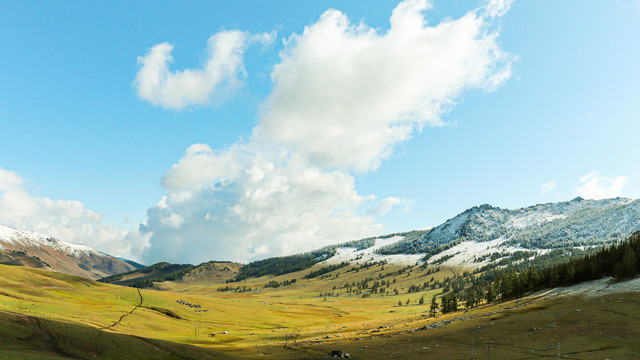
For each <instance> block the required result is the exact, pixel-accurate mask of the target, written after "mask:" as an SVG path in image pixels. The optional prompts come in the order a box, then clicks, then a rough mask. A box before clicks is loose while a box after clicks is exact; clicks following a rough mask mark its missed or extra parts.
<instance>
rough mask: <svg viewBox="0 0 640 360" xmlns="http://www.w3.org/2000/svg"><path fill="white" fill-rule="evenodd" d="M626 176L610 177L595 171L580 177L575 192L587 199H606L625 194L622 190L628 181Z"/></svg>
mask: <svg viewBox="0 0 640 360" xmlns="http://www.w3.org/2000/svg"><path fill="white" fill-rule="evenodd" d="M627 180H628V178H627V177H626V176H618V177H615V178H610V177H606V176H602V175H600V172H599V171H593V172H590V173H589V174H586V175H585V176H583V177H582V178H580V182H579V183H578V185H577V186H576V187H575V194H576V195H578V196H581V197H583V198H586V199H606V198H613V197H620V196H623V194H622V190H623V188H624V186H625V185H626V183H627Z"/></svg>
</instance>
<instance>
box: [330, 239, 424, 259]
mask: <svg viewBox="0 0 640 360" xmlns="http://www.w3.org/2000/svg"><path fill="white" fill-rule="evenodd" d="M402 239H404V236H392V237H388V238H378V239H375V245H373V246H371V247H369V248H367V249H363V250H358V249H356V248H353V247H340V248H337V249H336V254H335V255H334V256H332V257H330V258H329V259H327V260H325V261H323V262H321V264H326V265H332V264H340V263H342V262H347V263H351V264H364V263H367V262H378V261H386V262H387V263H388V264H391V265H415V264H416V263H417V262H419V261H420V260H421V259H422V258H423V257H424V255H425V254H411V255H405V254H403V255H380V254H376V250H378V249H380V248H381V247H383V246H387V245H391V244H394V243H396V242H398V241H400V240H402Z"/></svg>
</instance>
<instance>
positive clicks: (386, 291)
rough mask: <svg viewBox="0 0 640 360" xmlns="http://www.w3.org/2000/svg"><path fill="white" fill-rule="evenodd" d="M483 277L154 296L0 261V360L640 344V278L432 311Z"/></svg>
mask: <svg viewBox="0 0 640 360" xmlns="http://www.w3.org/2000/svg"><path fill="white" fill-rule="evenodd" d="M210 265H211V264H210ZM228 265H230V264H228ZM216 266H217V265H216ZM229 271H231V270H229ZM478 276H479V274H473V273H472V272H468V271H467V270H466V269H465V268H462V267H459V268H458V267H448V266H414V265H412V266H391V265H389V264H386V263H364V264H359V265H348V266H334V267H328V266H326V265H321V264H315V265H313V266H311V267H309V268H307V269H304V270H302V271H297V272H289V273H285V274H281V275H277V276H273V275H268V276H263V277H256V278H248V279H244V280H242V281H239V282H233V283H222V281H220V282H218V283H213V282H210V281H209V280H207V279H206V278H198V279H196V280H194V281H184V279H181V280H177V281H165V282H163V283H160V284H158V285H157V287H158V288H161V289H162V290H163V291H158V290H151V289H135V288H131V287H121V286H115V285H111V284H106V283H99V282H94V281H91V280H89V279H85V278H80V277H73V276H69V275H64V274H60V273H54V272H49V271H43V270H37V269H30V268H25V267H14V266H0V315H1V316H0V354H2V355H3V356H8V357H9V358H15V359H18V358H19V359H24V358H27V359H28V358H45V359H46V358H50V359H60V358H80V359H93V358H106V359H109V358H114V359H116V358H140V359H146V358H149V359H165V358H166V359H171V358H181V359H189V358H192V359H205V358H213V359H215V358H225V356H233V357H240V358H260V359H263V358H264V359H276V358H277V359H282V358H291V359H293V358H307V359H311V358H323V357H325V356H326V354H327V353H328V352H329V351H331V350H335V349H342V350H344V351H345V352H349V353H351V354H352V356H353V358H356V359H382V358H385V359H388V358H389V357H393V358H405V359H414V358H415V359H424V358H427V357H429V358H454V359H459V358H464V357H467V358H468V357H470V356H471V355H472V352H473V353H474V354H475V355H474V356H475V357H478V356H479V355H478V354H480V353H481V354H482V356H483V358H486V357H487V355H489V356H490V358H539V357H552V356H554V355H557V352H558V350H559V351H560V353H561V354H562V355H563V356H564V355H568V356H569V357H573V358H580V359H591V358H593V359H602V358H631V357H633V356H632V354H634V352H635V349H637V347H638V345H639V342H638V340H637V339H638V338H640V325H638V323H637V321H634V319H637V318H639V317H640V306H638V300H637V299H638V298H640V290H639V287H640V286H638V284H640V280H638V279H634V280H632V281H633V283H631V284H634V285H630V286H628V287H627V288H623V289H622V290H620V291H617V292H616V291H609V290H608V289H610V288H613V287H616V286H619V285H620V284H624V283H612V284H609V283H608V280H606V279H604V280H598V281H600V282H599V283H598V284H597V286H595V285H594V286H595V287H594V289H597V290H593V291H591V292H582V293H580V292H573V290H570V289H565V290H562V292H565V293H567V294H568V295H562V294H561V291H558V290H543V291H541V292H537V293H532V294H531V293H530V294H528V295H526V296H524V297H522V298H519V299H516V300H508V299H505V300H504V301H501V302H493V303H486V301H482V300H481V301H480V302H479V304H477V305H478V306H474V307H472V308H466V307H465V302H464V301H459V302H458V304H457V305H458V307H459V310H458V311H455V312H451V313H447V314H442V312H441V311H438V312H437V317H432V316H431V314H430V305H429V304H430V300H431V298H432V297H433V296H434V295H435V296H436V297H437V302H438V305H439V307H440V304H441V299H442V297H443V295H444V294H445V291H448V290H453V289H454V287H455V286H457V282H458V280H459V279H461V278H464V279H473V278H474V277H475V278H478ZM447 286H448V287H449V289H447ZM577 286H582V285H577ZM421 299H423V303H422V304H421V301H420V300H421ZM558 339H560V342H561V344H560V345H559V349H558V344H557V342H558ZM476 351H479V352H480V353H476ZM5 354H6V355H5ZM222 354H226V355H222Z"/></svg>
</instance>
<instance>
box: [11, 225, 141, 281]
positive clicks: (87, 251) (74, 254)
mask: <svg viewBox="0 0 640 360" xmlns="http://www.w3.org/2000/svg"><path fill="white" fill-rule="evenodd" d="M0 263H5V264H10V265H22V266H29V267H35V268H40V269H47V270H53V271H57V272H62V273H66V274H70V275H77V276H84V277H87V278H90V279H94V280H95V279H99V278H103V277H105V276H109V275H113V274H118V273H121V272H126V271H131V270H133V269H135V268H136V267H135V266H134V265H133V264H130V263H128V262H126V261H124V260H121V259H118V258H116V257H113V256H111V255H108V254H104V253H101V252H99V251H96V250H94V249H93V248H91V247H89V246H86V245H82V244H72V243H68V242H65V241H62V240H59V239H56V238H54V237H52V236H49V235H45V234H41V233H38V232H35V231H23V230H17V229H14V228H11V227H8V226H4V225H0Z"/></svg>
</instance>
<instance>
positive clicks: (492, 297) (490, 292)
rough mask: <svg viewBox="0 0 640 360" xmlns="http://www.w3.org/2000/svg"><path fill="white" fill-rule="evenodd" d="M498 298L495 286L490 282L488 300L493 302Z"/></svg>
mask: <svg viewBox="0 0 640 360" xmlns="http://www.w3.org/2000/svg"><path fill="white" fill-rule="evenodd" d="M495 299H496V294H495V292H494V291H493V286H492V285H491V283H489V285H488V286H487V302H488V303H490V302H493V301H494V300H495Z"/></svg>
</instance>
